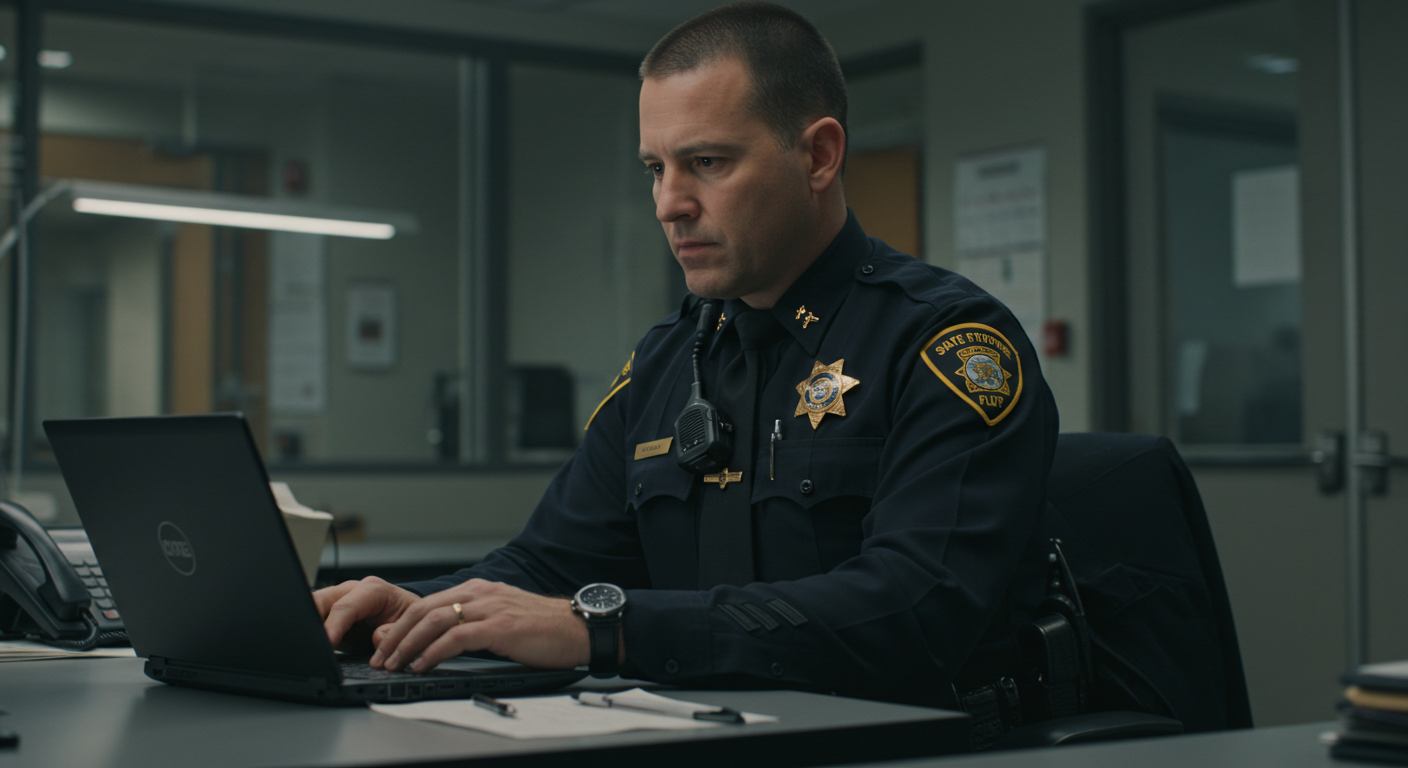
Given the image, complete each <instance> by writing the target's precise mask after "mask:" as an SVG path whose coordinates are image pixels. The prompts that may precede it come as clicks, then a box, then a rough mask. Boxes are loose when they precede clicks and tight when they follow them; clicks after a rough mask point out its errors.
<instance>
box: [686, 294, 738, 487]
mask: <svg viewBox="0 0 1408 768" xmlns="http://www.w3.org/2000/svg"><path fill="white" fill-rule="evenodd" d="M717 322H718V315H716V314H714V303H713V302H711V301H706V302H704V304H703V306H702V307H700V309H699V325H698V326H697V327H696V328H695V331H694V384H693V385H691V386H690V389H689V402H687V403H685V404H684V410H683V411H680V415H679V418H677V419H675V462H676V463H677V464H679V465H680V466H681V467H683V468H684V469H686V470H688V471H690V472H693V473H695V474H696V475H704V474H708V473H710V472H716V471H718V470H719V469H721V468H722V467H724V466H726V465H727V463H728V460H729V459H730V458H732V457H733V425H732V424H729V423H727V422H725V421H723V420H721V419H720V418H719V409H717V408H715V407H714V404H713V403H711V402H709V401H708V400H705V399H704V384H703V381H702V377H701V375H700V372H699V366H700V363H699V359H700V358H701V357H702V356H703V355H704V345H705V343H706V342H708V340H709V338H710V337H711V336H712V335H713V329H712V328H711V327H710V325H711V324H714V323H717Z"/></svg>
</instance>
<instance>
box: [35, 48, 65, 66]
mask: <svg viewBox="0 0 1408 768" xmlns="http://www.w3.org/2000/svg"><path fill="white" fill-rule="evenodd" d="M39 66H41V67H44V68H45V69H68V68H69V67H71V66H73V54H71V53H69V52H68V51H40V52H39Z"/></svg>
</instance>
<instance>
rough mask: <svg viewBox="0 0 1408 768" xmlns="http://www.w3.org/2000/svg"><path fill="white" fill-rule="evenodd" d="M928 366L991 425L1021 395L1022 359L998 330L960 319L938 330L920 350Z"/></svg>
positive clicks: (1007, 411) (1015, 402)
mask: <svg viewBox="0 0 1408 768" xmlns="http://www.w3.org/2000/svg"><path fill="white" fill-rule="evenodd" d="M919 355H920V357H922V358H924V363H925V364H926V365H928V366H929V370H931V371H933V372H934V375H935V376H938V377H939V380H940V381H942V382H943V383H944V384H946V385H948V388H949V389H951V390H953V393H954V394H955V395H958V397H959V398H960V399H961V400H963V402H965V403H967V404H969V405H971V406H973V410H975V411H977V412H978V415H980V416H982V417H983V421H985V422H987V423H988V426H992V425H994V424H996V423H998V422H999V421H1002V420H1003V419H1004V418H1006V417H1007V414H1009V413H1011V412H1012V408H1013V406H1015V405H1017V398H1019V397H1021V396H1022V360H1021V358H1019V357H1018V356H1017V350H1016V349H1015V348H1014V347H1013V346H1012V344H1011V343H1010V342H1008V341H1007V337H1006V336H1003V335H1002V333H1001V332H1000V331H998V330H997V329H996V328H992V327H991V326H986V325H983V324H982V323H962V324H960V325H955V326H952V327H950V328H946V329H944V330H942V331H940V332H939V333H938V334H937V335H935V336H934V338H932V339H929V342H928V343H927V344H925V345H924V351H922V352H920V353H919Z"/></svg>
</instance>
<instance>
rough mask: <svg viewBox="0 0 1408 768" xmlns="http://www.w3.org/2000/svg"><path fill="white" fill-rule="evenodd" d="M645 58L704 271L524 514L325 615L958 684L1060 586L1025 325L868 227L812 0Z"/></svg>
mask: <svg viewBox="0 0 1408 768" xmlns="http://www.w3.org/2000/svg"><path fill="white" fill-rule="evenodd" d="M641 77H642V81H643V82H642V87H641V93H640V132H641V151H640V154H641V159H642V160H643V161H644V163H645V166H646V168H647V169H648V171H649V172H650V173H651V174H652V175H653V177H654V196H655V202H656V216H657V217H658V218H659V219H660V221H661V222H662V224H663V226H664V230H665V234H666V236H667V237H668V239H669V242H670V246H671V248H672V250H673V251H674V254H675V256H676V259H677V260H678V261H679V263H680V265H681V267H682V268H683V269H684V271H685V277H686V280H687V282H688V285H689V288H690V291H691V293H692V294H693V295H691V296H690V297H689V298H687V299H686V300H685V301H684V302H683V304H682V306H681V308H680V310H679V312H677V313H674V314H671V315H670V316H669V317H667V318H665V319H664V320H663V321H661V322H660V323H659V324H657V325H656V326H655V327H654V328H652V329H651V330H650V331H649V332H648V333H647V334H646V336H645V338H643V339H642V340H641V341H640V343H639V344H638V345H637V346H636V349H635V352H634V353H633V354H632V355H631V357H630V361H629V362H628V363H627V364H626V366H625V367H624V369H623V370H622V372H621V375H620V376H619V377H618V378H617V380H616V382H614V383H613V385H612V387H611V389H610V393H609V394H608V395H607V398H606V400H605V401H604V402H603V403H602V404H601V406H600V407H598V408H597V411H596V412H595V413H594V414H592V417H591V420H590V422H589V423H588V425H587V431H586V434H585V437H584V440H583V442H582V445H581V447H580V449H579V450H578V451H577V453H576V454H575V456H574V457H573V458H572V459H571V460H570V461H568V462H567V464H566V465H565V466H564V467H563V468H562V470H561V471H560V472H559V473H558V475H557V476H556V477H555V478H554V480H553V481H552V484H551V485H550V486H549V488H548V490H547V493H546V494H545V496H544V497H543V499H542V501H541V503H540V504H539V505H538V508H537V510H536V511H535V512H534V513H533V516H532V518H531V519H530V520H529V522H528V524H527V527H526V528H525V529H524V530H523V532H522V533H521V534H520V535H518V536H517V537H516V538H515V539H514V540H513V541H511V542H510V543H509V544H507V545H506V546H504V547H503V548H501V549H499V550H497V551H495V552H493V553H492V554H491V555H489V556H488V557H487V558H486V559H485V560H484V561H483V562H482V563H480V564H478V565H476V566H474V567H472V568H467V569H464V570H462V571H460V572H458V573H456V574H454V575H452V576H446V577H443V578H440V579H436V580H434V581H429V582H422V583H417V584H408V585H402V586H400V587H397V586H393V585H390V584H387V583H386V582H384V581H381V580H379V579H375V578H369V579H364V580H362V581H360V582H347V583H345V584H342V585H339V586H336V587H330V588H328V589H324V590H321V591H319V592H318V593H317V594H316V600H317V603H318V606H319V609H320V610H321V611H322V613H323V615H324V616H325V619H326V627H327V631H328V636H329V638H330V639H331V640H332V642H333V643H334V644H335V645H338V646H341V647H348V648H350V647H356V646H358V644H359V643H360V645H361V647H363V648H368V649H371V648H373V647H374V650H375V653H374V655H373V657H372V661H371V663H372V665H373V666H383V667H385V668H387V669H392V670H396V669H402V668H406V667H409V668H411V669H412V670H414V671H417V672H421V671H425V670H426V669H429V668H431V667H433V666H435V665H436V664H438V663H439V662H441V661H443V660H445V659H447V658H450V657H452V656H454V655H457V654H459V653H461V652H466V651H479V650H488V651H491V652H493V653H497V654H500V655H503V656H507V657H509V658H512V659H514V660H516V661H520V662H524V663H527V664H531V665H535V666H540V667H572V666H578V665H584V664H589V665H590V668H591V670H592V672H593V673H594V674H601V675H609V674H613V673H619V674H621V675H623V676H626V677H633V678H643V679H649V680H655V681H660V682H666V683H678V684H682V685H695V686H700V685H708V686H751V687H763V686H770V687H788V688H799V689H809V690H820V691H834V692H838V693H841V694H846V695H852V696H862V697H871V698H880V699H888V700H893V701H910V702H917V703H937V702H950V703H951V702H952V697H951V695H950V692H951V691H952V690H953V688H952V685H951V684H952V683H953V682H954V680H955V677H956V676H957V675H958V673H959V671H960V669H961V668H962V667H963V666H964V664H965V663H966V662H968V661H969V660H970V657H972V656H973V654H974V652H975V649H977V648H979V647H980V646H982V645H984V644H985V643H986V644H989V645H990V644H991V643H993V642H994V641H999V642H1000V641H1001V639H1002V638H1005V637H1009V636H1010V635H1011V633H1012V631H1013V629H1014V628H1015V627H1017V626H1018V625H1020V624H1022V623H1024V622H1026V621H1028V620H1030V618H1031V611H1032V608H1033V606H1035V605H1036V604H1037V602H1038V601H1039V600H1040V599H1041V597H1042V593H1043V588H1042V582H1043V575H1044V566H1045V553H1046V550H1045V546H1044V544H1043V542H1041V541H1039V540H1038V536H1037V529H1038V521H1039V517H1040V516H1041V514H1042V510H1043V508H1044V503H1045V501H1044V499H1045V483H1046V476H1047V473H1048V470H1049V468H1050V462H1051V457H1052V451H1053V449H1054V445H1055V439H1056V432H1057V415H1056V407H1055V404H1054V402H1053V400H1052V397H1051V394H1050V392H1049V391H1048V389H1047V387H1046V384H1045V382H1044V381H1043V379H1042V376H1041V372H1040V370H1039V368H1038V364H1037V360H1036V356H1035V354H1034V352H1033V350H1032V347H1031V345H1030V344H1029V342H1028V340H1027V338H1026V336H1025V334H1024V333H1023V331H1022V329H1021V327H1020V326H1019V325H1018V324H1017V322H1016V320H1015V319H1013V317H1012V314H1011V313H1010V312H1009V311H1008V310H1007V309H1006V308H1005V307H1003V306H1002V305H1001V304H999V303H998V302H997V301H996V300H994V299H993V298H992V297H990V296H988V295H987V294H986V293H984V292H983V291H982V290H981V289H979V288H977V287H976V286H974V285H973V284H972V283H970V282H969V281H967V280H966V279H964V278H963V277H960V276H958V275H956V274H953V273H951V272H948V271H945V270H943V269H939V268H937V267H933V266H930V265H927V264H925V263H924V262H922V261H920V260H918V259H915V258H913V257H911V256H907V255H905V254H902V253H899V252H897V251H895V250H893V249H892V248H890V247H888V246H886V245H885V244H884V243H882V242H880V241H879V240H875V239H872V238H868V237H867V236H866V235H865V232H864V231H863V230H862V229H861V226H860V224H859V223H858V222H857V221H856V218H855V216H854V215H853V214H851V213H850V212H849V209H848V208H847V207H846V203H845V198H844V194H843V189H842V168H843V165H844V161H845V156H846V133H845V119H846V93H845V84H844V81H843V79H842V75H841V70H840V67H839V65H838V64H837V61H836V58H835V55H834V54H833V53H832V51H831V48H830V46H829V45H828V44H827V43H826V41H825V39H824V38H822V37H821V35H820V33H818V32H817V31H816V30H815V28H813V27H812V26H811V25H810V24H809V23H807V22H806V21H805V20H803V19H802V18H801V17H800V16H798V15H796V14H794V13H792V12H791V11H788V10H786V9H783V8H779V7H777V6H771V5H766V4H761V3H739V4H734V5H730V6H725V7H722V8H719V9H715V10H714V11H711V12H709V13H705V14H703V15H702V16H699V17H697V18H695V19H693V20H691V21H689V22H686V23H685V24H683V25H681V26H680V27H678V28H677V29H675V30H674V31H672V32H671V33H670V34H668V35H667V36H666V37H665V38H663V39H662V40H661V41H660V42H659V43H658V44H656V46H655V48H654V49H653V50H652V51H651V52H650V54H649V56H647V57H646V59H645V61H644V63H643V64H642V66H641ZM700 297H704V300H702V299H701V298H700ZM696 346H697V347H698V351H697V352H696ZM696 354H698V356H699V359H698V369H699V370H700V371H701V372H702V382H701V392H702V395H703V397H704V398H705V399H707V400H709V401H710V402H712V404H713V406H714V407H716V409H717V412H718V414H719V419H720V421H721V422H722V424H721V426H719V427H718V430H717V436H719V437H721V438H724V439H727V440H731V442H732V443H733V445H732V447H731V450H729V449H719V450H717V451H715V452H714V453H711V454H710V458H714V459H717V461H711V460H710V459H709V458H706V459H705V460H703V461H702V462H701V461H696V462H694V464H693V466H692V467H690V468H686V466H684V464H686V463H689V462H688V459H689V456H690V455H691V452H698V451H700V450H704V449H707V448H709V445H708V444H707V442H706V444H703V446H702V447H701V445H700V444H697V440H696V439H695V437H694V436H696V435H698V434H703V432H701V431H700V430H703V429H704V427H701V424H702V423H703V422H690V421H689V418H685V419H681V426H680V428H679V431H678V432H677V429H676V420H677V417H680V416H681V413H682V411H684V410H685V408H686V404H687V401H690V400H691V385H692V384H693V382H694V377H695V373H694V365H693V364H692V362H693V361H692V358H693V356H694V355H696ZM706 410H707V409H706ZM697 415H699V414H697V413H696V416H697ZM705 415H707V414H705ZM690 418H693V417H690ZM686 422H689V423H686ZM710 434H713V433H710ZM681 436H683V438H684V439H683V440H682V439H681ZM686 442H687V443H689V444H688V445H685V444H682V443H686ZM682 460H683V461H682ZM701 464H702V466H701ZM584 587H587V588H586V589H583V588H584ZM579 590H581V591H580V592H579ZM574 594H575V595H576V597H575V598H573V599H570V600H569V599H568V597H566V596H570V595H574ZM368 643H370V645H368Z"/></svg>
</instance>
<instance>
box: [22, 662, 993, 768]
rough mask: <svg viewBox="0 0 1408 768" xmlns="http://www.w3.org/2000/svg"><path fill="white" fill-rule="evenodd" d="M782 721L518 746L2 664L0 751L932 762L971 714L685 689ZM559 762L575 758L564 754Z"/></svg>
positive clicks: (71, 667)
mask: <svg viewBox="0 0 1408 768" xmlns="http://www.w3.org/2000/svg"><path fill="white" fill-rule="evenodd" d="M681 696H682V697H687V698H688V699H690V700H693V701H702V702H710V703H720V704H722V703H727V704H729V705H730V706H734V707H738V708H740V709H745V710H749V711H753V712H761V713H765V714H769V715H777V716H779V717H780V718H782V721H781V722H780V723H772V724H761V725H750V726H744V727H721V728H713V729H708V730H692V731H634V732H631V733H623V734H614V735H610V736H593V737H586V738H571V739H536V740H525V741H515V740H513V739H507V738H502V737H499V736H493V735H490V734H487V733H479V732H477V731H470V730H463V729H459V728H452V727H450V726H445V725H437V724H434V723H422V722H416V721H410V720H400V719H397V718H393V717H388V716H384V715H378V714H376V713H375V712H372V711H370V710H367V709H362V708H346V709H330V708H324V707H316V706H311V705H303V704H292V703H287V702H281V701H273V700H268V699H258V698H253V697H248V696H236V695H233V694H223V693H213V692H208V691H198V690H192V689H185V688H175V687H172V686H167V685H163V684H161V683H156V682H153V681H151V680H149V679H148V678H147V677H146V676H145V675H143V674H142V660H141V659H79V660H65V661H33V662H17V663H11V664H4V665H3V666H0V710H4V711H5V712H7V713H8V714H6V715H4V716H0V726H3V727H6V728H10V729H12V730H14V731H16V732H18V733H19V734H20V746H19V748H18V749H14V750H8V749H0V768H10V767H11V766H15V767H16V768H19V767H20V766H55V767H56V768H72V766H142V768H164V767H165V766H182V767H183V768H184V767H185V766H196V765H199V766H203V767H207V768H218V767H219V766H236V765H238V766H275V765H301V766H369V765H417V766H421V765H436V766H449V765H473V766H496V767H497V766H513V767H514V768H518V767H520V766H569V767H570V768H585V767H588V766H611V768H623V767H624V766H636V765H642V766H645V765H650V766H657V765H658V766H667V765H668V766H693V765H700V766H703V765H712V766H720V765H729V764H733V765H763V764H765V765H768V766H770V768H771V767H772V766H787V765H816V764H826V763H837V762H859V761H861V760H868V759H886V758H889V759H895V758H907V757H916V756H919V755H926V754H930V755H931V754H939V753H941V752H943V751H945V747H946V746H948V747H949V748H950V749H951V745H952V744H953V742H954V741H955V740H956V739H955V738H954V732H955V731H957V732H958V733H959V734H966V728H967V724H966V717H967V716H966V715H960V714H957V713H953V712H944V711H942V710H935V709H924V708H921V707H906V706H900V705H896V704H883V703H879V702H872V701H860V700H856V699H844V698H840V697H835V696H822V695H817V694H807V693H797V692H794V691H733V692H693V691H691V692H682V693H681ZM566 753H571V754H570V756H569V755H568V754H566Z"/></svg>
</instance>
